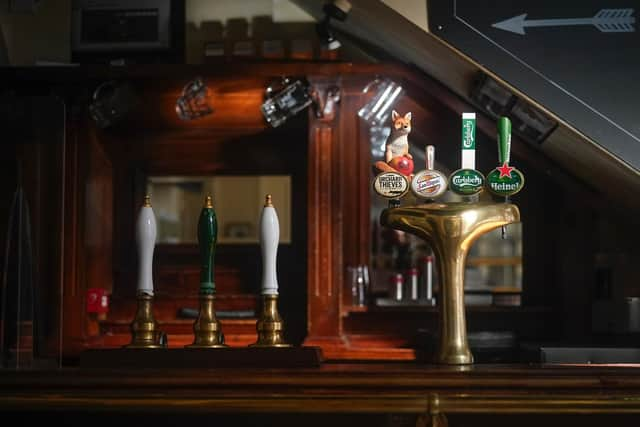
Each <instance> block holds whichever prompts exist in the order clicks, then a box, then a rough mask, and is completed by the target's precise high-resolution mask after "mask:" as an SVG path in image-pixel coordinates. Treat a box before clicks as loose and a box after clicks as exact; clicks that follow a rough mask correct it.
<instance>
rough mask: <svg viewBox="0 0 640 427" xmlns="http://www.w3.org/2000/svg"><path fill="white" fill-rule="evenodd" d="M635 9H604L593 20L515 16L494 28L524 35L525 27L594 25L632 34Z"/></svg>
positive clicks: (604, 31)
mask: <svg viewBox="0 0 640 427" xmlns="http://www.w3.org/2000/svg"><path fill="white" fill-rule="evenodd" d="M633 12H634V9H602V10H600V12H598V13H596V14H595V16H594V17H593V18H569V19H530V20H528V21H527V20H526V18H527V14H526V13H523V14H522V15H518V16H514V17H513V18H509V19H506V20H504V21H501V22H497V23H495V24H493V25H491V26H492V27H495V28H499V29H501V30H505V31H511V32H512V33H516V34H522V35H524V34H525V32H524V28H525V27H563V26H571V25H594V26H595V27H596V28H597V29H598V30H600V31H602V32H603V33H631V32H634V31H635V30H636V29H635V27H634V26H633V24H634V23H635V22H636V18H634V17H633V16H631V15H633Z"/></svg>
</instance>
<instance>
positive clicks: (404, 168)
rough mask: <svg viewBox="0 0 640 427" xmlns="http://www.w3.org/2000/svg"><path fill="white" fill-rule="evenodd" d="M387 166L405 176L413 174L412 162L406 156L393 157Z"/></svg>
mask: <svg viewBox="0 0 640 427" xmlns="http://www.w3.org/2000/svg"><path fill="white" fill-rule="evenodd" d="M389 166H391V167H392V168H394V169H395V170H397V171H398V172H400V173H401V174H402V175H405V176H409V175H411V174H412V173H413V160H412V159H410V158H408V157H406V156H398V157H394V158H393V159H391V161H390V162H389Z"/></svg>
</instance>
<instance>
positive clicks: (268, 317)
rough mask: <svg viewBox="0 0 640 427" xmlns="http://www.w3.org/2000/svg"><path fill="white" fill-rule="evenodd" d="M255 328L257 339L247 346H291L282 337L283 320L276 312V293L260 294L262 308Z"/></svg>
mask: <svg viewBox="0 0 640 427" xmlns="http://www.w3.org/2000/svg"><path fill="white" fill-rule="evenodd" d="M256 330H257V332H258V341H257V342H255V343H254V344H250V345H249V347H291V344H287V343H286V342H285V341H284V338H283V337H282V331H283V330H284V322H283V321H282V318H280V314H279V313H278V295H262V310H261V311H260V318H259V319H258V321H257V322H256Z"/></svg>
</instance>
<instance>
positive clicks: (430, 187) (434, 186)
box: [411, 145, 447, 199]
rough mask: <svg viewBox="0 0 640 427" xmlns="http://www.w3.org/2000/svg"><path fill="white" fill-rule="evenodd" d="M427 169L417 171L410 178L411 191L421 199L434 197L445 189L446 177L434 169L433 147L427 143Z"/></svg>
mask: <svg viewBox="0 0 640 427" xmlns="http://www.w3.org/2000/svg"><path fill="white" fill-rule="evenodd" d="M426 158H427V169H426V170H423V171H420V172H418V173H417V174H416V175H415V176H414V177H413V179H412V180H411V192H412V193H413V194H414V195H415V196H416V197H421V198H423V199H435V198H436V197H438V196H441V195H442V193H444V192H445V191H446V190H447V178H446V177H445V175H444V174H443V173H442V172H440V171H437V170H434V169H433V167H434V163H435V147H434V146H433V145H427V148H426Z"/></svg>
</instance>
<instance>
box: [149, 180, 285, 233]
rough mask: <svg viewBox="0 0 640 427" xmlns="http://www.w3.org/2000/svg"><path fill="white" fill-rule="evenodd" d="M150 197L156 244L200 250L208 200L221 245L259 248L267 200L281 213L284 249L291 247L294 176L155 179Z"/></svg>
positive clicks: (150, 181)
mask: <svg viewBox="0 0 640 427" xmlns="http://www.w3.org/2000/svg"><path fill="white" fill-rule="evenodd" d="M147 194H149V195H151V203H152V205H153V210H154V213H155V215H156V221H157V224H158V240H157V242H158V243H163V244H197V242H198V239H197V235H196V230H197V226H198V218H199V216H200V211H201V210H202V206H203V201H204V199H205V197H206V196H207V195H211V196H212V197H213V206H214V209H215V212H216V217H217V220H218V244H257V243H259V221H260V213H261V212H262V207H263V206H264V200H265V196H266V195H267V194H271V196H272V197H273V205H274V207H275V209H276V211H277V213H278V221H279V223H280V243H285V244H286V243H291V177H290V176H287V175H247V176H152V177H149V178H148V180H147Z"/></svg>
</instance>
